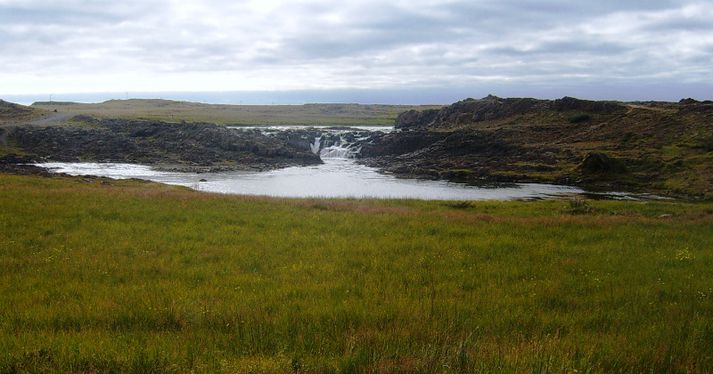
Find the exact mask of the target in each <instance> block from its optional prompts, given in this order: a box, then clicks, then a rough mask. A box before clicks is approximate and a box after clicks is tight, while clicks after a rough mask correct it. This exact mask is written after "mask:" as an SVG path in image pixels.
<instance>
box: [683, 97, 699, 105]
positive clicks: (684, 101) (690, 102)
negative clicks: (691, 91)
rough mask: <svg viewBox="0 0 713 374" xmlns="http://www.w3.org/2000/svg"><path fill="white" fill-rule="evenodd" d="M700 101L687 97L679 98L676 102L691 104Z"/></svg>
mask: <svg viewBox="0 0 713 374" xmlns="http://www.w3.org/2000/svg"><path fill="white" fill-rule="evenodd" d="M699 102H700V101H698V100H696V99H692V98H690V97H689V98H687V99H681V101H679V102H678V103H679V104H681V105H693V104H698V103H699Z"/></svg>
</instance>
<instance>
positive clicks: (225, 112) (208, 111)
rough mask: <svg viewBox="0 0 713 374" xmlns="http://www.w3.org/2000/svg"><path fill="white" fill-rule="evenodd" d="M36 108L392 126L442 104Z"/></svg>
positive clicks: (125, 103)
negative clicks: (403, 115) (413, 112)
mask: <svg viewBox="0 0 713 374" xmlns="http://www.w3.org/2000/svg"><path fill="white" fill-rule="evenodd" d="M32 107H33V108H41V109H46V110H50V111H54V110H57V111H58V112H71V113H73V114H85V115H91V116H94V117H100V118H122V119H148V120H160V121H169V122H177V121H187V122H210V123H217V124H226V125H337V126H358V125H362V126H365V125H375V126H391V125H393V124H394V120H395V119H396V116H397V115H398V114H399V113H401V112H404V111H408V110H426V109H433V108H440V106H405V105H360V104H306V105H216V104H203V103H192V102H184V101H173V100H160V99H151V100H145V99H129V100H109V101H106V102H103V103H98V104H80V103H55V102H37V103H34V104H33V105H32Z"/></svg>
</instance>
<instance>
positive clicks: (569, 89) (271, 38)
mask: <svg viewBox="0 0 713 374" xmlns="http://www.w3.org/2000/svg"><path fill="white" fill-rule="evenodd" d="M712 88H713V0H709V1H685V0H683V1H665V0H632V1H624V0H611V1H609V0H597V1H595V0H592V1H571V0H546V1H532V0H499V1H479V0H464V1H459V0H393V1H385V0H374V1H372V0H341V1H331V0H330V1H327V0H313V1H310V0H302V1H297V0H288V1H271V0H255V1H231V0H225V1H223V0H204V1H192V2H190V1H186V0H140V1H138V0H125V1H114V0H112V1H81V0H61V1H30V0H21V1H20V0H0V95H2V94H4V95H8V94H14V95H21V94H40V93H62V92H125V91H127V92H142V91H143V92H161V91H172V92H177V91H263V92H264V91H291V90H298V91H301V92H302V91H310V90H311V91H320V90H326V91H325V92H327V91H330V92H331V91H335V90H336V91H338V92H345V90H346V91H349V92H351V91H354V92H379V91H381V92H391V93H392V95H399V92H401V93H404V92H421V93H422V97H421V100H422V101H429V100H430V101H434V102H435V101H439V99H440V98H441V97H442V96H443V95H444V93H448V92H452V93H454V94H455V95H461V94H465V93H473V95H471V96H478V95H480V94H487V93H490V92H493V93H496V94H499V95H501V96H513V95H529V96H540V97H557V96H564V95H577V96H580V97H590V98H612V99H671V100H678V99H679V98H681V97H684V96H693V97H699V98H713V90H712ZM350 90H351V91H350ZM429 92H431V93H433V94H432V95H433V96H432V97H429V94H428V93H429ZM439 95H440V96H439ZM446 96H447V95H446ZM379 100H380V101H388V100H389V99H388V95H386V98H384V99H379ZM367 101H368V100H367Z"/></svg>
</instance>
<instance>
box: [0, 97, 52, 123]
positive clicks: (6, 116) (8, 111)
mask: <svg viewBox="0 0 713 374" xmlns="http://www.w3.org/2000/svg"><path fill="white" fill-rule="evenodd" d="M42 113H44V111H43V110H38V109H37V108H33V107H28V106H25V105H20V104H15V103H11V102H7V101H4V100H0V123H14V122H18V121H24V120H28V119H32V118H34V117H36V116H39V115H41V114H42Z"/></svg>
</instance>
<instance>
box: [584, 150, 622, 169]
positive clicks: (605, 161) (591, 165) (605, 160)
mask: <svg viewBox="0 0 713 374" xmlns="http://www.w3.org/2000/svg"><path fill="white" fill-rule="evenodd" d="M579 170H580V171H581V172H582V173H585V174H621V173H625V172H626V166H625V165H624V163H623V162H622V161H621V160H618V159H615V158H611V157H609V156H607V155H606V154H604V153H600V152H590V153H588V154H587V155H586V156H585V157H584V160H582V162H581V163H580V164H579Z"/></svg>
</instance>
